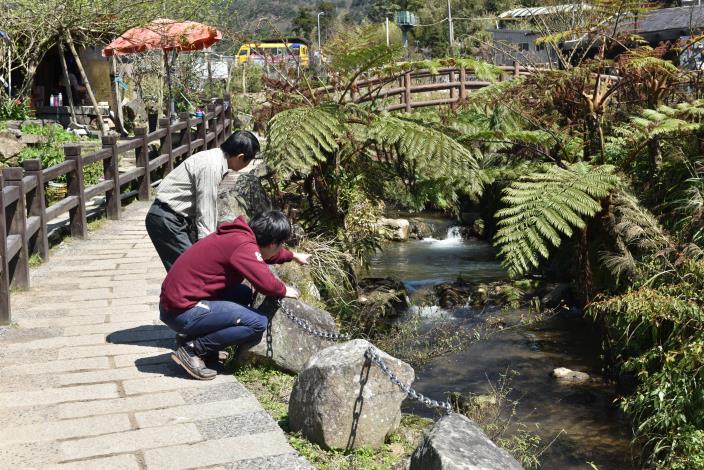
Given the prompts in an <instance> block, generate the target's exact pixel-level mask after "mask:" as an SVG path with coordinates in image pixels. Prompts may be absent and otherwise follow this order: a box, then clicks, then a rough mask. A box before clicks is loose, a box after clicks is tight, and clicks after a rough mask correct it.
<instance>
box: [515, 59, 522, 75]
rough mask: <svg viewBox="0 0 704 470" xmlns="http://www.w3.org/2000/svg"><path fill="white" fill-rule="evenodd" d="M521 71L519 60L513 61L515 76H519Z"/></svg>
mask: <svg viewBox="0 0 704 470" xmlns="http://www.w3.org/2000/svg"><path fill="white" fill-rule="evenodd" d="M520 73H521V64H519V63H518V61H517V60H514V61H513V76H514V77H518V76H519V75H520Z"/></svg>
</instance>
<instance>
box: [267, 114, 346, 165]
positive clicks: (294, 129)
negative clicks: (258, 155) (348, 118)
mask: <svg viewBox="0 0 704 470" xmlns="http://www.w3.org/2000/svg"><path fill="white" fill-rule="evenodd" d="M345 128H346V126H345V123H344V122H343V120H342V119H341V115H340V114H339V112H338V109H337V108H336V107H334V106H319V107H315V108H295V109H290V110H287V111H282V112H280V113H279V114H277V115H276V116H274V117H273V118H272V119H271V121H270V122H269V135H268V138H267V152H266V159H267V163H268V164H269V165H270V166H271V167H272V168H273V169H275V170H276V171H277V172H279V174H281V175H282V176H286V175H289V174H290V173H292V172H294V171H298V172H302V173H308V172H310V170H311V168H312V167H313V166H315V165H318V164H320V163H322V162H324V161H326V159H327V158H328V155H329V154H330V153H332V152H335V151H336V150H338V148H339V146H340V144H339V141H338V140H339V138H340V137H341V136H342V134H343V133H344V132H345Z"/></svg>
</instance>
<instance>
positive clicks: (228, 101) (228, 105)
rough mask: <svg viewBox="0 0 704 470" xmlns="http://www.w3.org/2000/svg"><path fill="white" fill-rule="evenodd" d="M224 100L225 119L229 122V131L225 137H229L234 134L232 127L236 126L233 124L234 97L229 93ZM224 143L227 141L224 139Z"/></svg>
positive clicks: (227, 130) (226, 130)
mask: <svg viewBox="0 0 704 470" xmlns="http://www.w3.org/2000/svg"><path fill="white" fill-rule="evenodd" d="M223 98H224V100H223V108H225V119H226V120H227V121H229V122H228V123H227V129H225V135H226V136H227V137H229V136H230V134H232V126H233V125H234V124H233V122H232V97H231V96H230V95H229V94H228V93H226V94H225V95H224V96H223ZM222 141H223V142H224V141H225V139H222Z"/></svg>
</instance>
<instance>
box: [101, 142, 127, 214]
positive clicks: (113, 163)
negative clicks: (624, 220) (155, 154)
mask: <svg viewBox="0 0 704 470" xmlns="http://www.w3.org/2000/svg"><path fill="white" fill-rule="evenodd" d="M103 148H104V149H110V156H109V157H108V158H106V159H105V160H103V175H104V178H105V180H106V181H112V182H113V188H112V189H110V190H109V191H106V192H105V204H106V209H105V211H106V212H107V215H108V219H112V220H117V219H119V218H120V211H121V210H122V202H121V201H120V172H119V171H118V168H117V165H118V158H119V155H118V153H117V137H115V136H114V135H107V136H104V137H103Z"/></svg>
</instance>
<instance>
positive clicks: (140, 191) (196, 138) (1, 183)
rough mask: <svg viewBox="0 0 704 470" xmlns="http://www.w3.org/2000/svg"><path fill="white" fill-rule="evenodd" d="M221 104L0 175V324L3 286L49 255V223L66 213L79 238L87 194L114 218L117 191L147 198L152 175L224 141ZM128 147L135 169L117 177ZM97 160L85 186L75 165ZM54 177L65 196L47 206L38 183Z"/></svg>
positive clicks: (6, 307) (18, 281)
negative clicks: (95, 177)
mask: <svg viewBox="0 0 704 470" xmlns="http://www.w3.org/2000/svg"><path fill="white" fill-rule="evenodd" d="M229 103H230V97H229V96H227V95H226V96H225V97H224V99H218V100H216V102H215V103H213V104H211V105H208V107H207V109H208V112H207V113H206V115H205V116H203V117H202V118H200V117H199V118H191V117H190V116H189V115H188V114H181V115H180V120H178V121H175V122H170V121H169V119H160V120H159V128H158V129H157V130H155V131H153V132H150V133H147V132H146V129H144V128H137V129H135V137H134V138H132V139H127V140H123V141H119V142H118V141H117V139H116V138H115V137H112V136H108V137H104V138H103V140H102V144H103V148H102V149H100V150H97V151H95V152H93V153H90V154H88V155H85V156H84V155H82V154H81V147H80V146H78V145H76V144H72V145H67V146H66V147H64V154H65V161H63V162H61V163H58V164H56V165H53V166H50V167H48V168H42V165H41V162H40V161H39V160H26V161H25V162H23V163H22V167H21V168H20V167H16V168H5V169H4V170H3V171H2V172H0V325H2V324H8V323H10V322H11V319H12V317H11V311H10V289H11V287H12V288H19V289H25V288H28V287H29V257H30V256H31V255H33V254H38V255H39V256H41V257H42V258H43V259H47V258H48V257H49V239H48V235H49V234H48V230H47V223H48V222H49V221H51V220H53V219H55V218H57V217H61V216H64V215H65V214H66V213H68V225H69V228H70V232H71V235H72V236H74V237H77V238H83V237H85V236H86V235H87V214H86V203H87V202H88V201H89V200H90V199H91V198H93V197H95V196H99V195H102V194H104V195H105V196H106V206H105V207H103V208H101V210H102V211H105V212H106V213H107V215H108V217H109V218H112V219H119V218H120V217H121V216H122V203H121V201H122V199H123V198H124V197H125V195H131V194H136V195H137V197H138V198H139V199H140V200H148V199H149V193H150V189H151V181H152V173H154V172H161V173H160V174H159V175H157V177H159V178H161V177H162V176H160V175H165V174H168V172H169V171H171V170H172V169H173V168H174V167H175V166H176V165H177V164H178V163H180V161H181V160H183V159H184V158H187V157H189V156H191V155H192V154H193V153H195V152H196V151H199V150H203V149H206V148H213V147H214V146H216V145H220V144H221V143H222V142H224V141H225V139H226V138H227V137H228V135H229V134H230V133H231V132H232V127H233V123H232V110H231V107H230V106H229ZM226 104H227V105H226ZM194 126H195V130H194V129H193V127H194ZM174 139H176V143H175V144H174ZM153 143H157V144H158V145H159V146H160V150H159V156H158V157H156V158H154V159H152V160H150V159H149V145H150V144H153ZM132 151H134V156H135V160H136V168H135V169H133V170H130V171H128V172H125V173H122V174H120V173H119V171H118V166H117V163H118V160H119V158H120V156H121V155H124V154H125V153H127V152H132ZM101 161H102V162H103V181H101V182H99V183H97V184H94V185H92V186H89V187H86V185H85V181H84V177H83V176H84V175H83V168H84V167H85V166H86V165H89V164H92V163H96V162H101ZM60 178H65V179H66V181H67V186H68V194H67V195H66V196H65V197H64V198H63V199H61V200H60V201H58V202H56V203H55V204H52V205H51V206H49V207H47V205H46V199H45V194H46V186H47V185H48V184H49V183H50V182H55V181H56V180H57V179H60ZM122 186H124V187H125V191H124V194H123V191H122ZM131 186H132V187H131ZM6 221H7V224H6Z"/></svg>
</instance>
